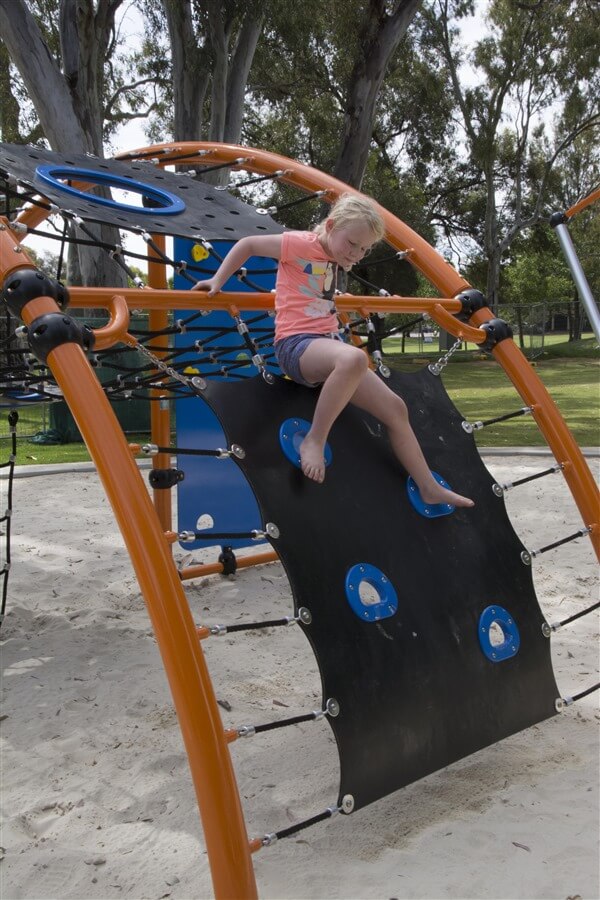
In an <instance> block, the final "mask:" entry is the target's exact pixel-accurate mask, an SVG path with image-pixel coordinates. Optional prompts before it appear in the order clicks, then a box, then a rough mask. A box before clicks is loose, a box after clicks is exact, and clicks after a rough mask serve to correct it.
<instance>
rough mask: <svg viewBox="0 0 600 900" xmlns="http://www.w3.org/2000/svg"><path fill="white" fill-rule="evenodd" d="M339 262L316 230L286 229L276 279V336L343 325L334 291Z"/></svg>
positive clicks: (335, 328) (326, 329)
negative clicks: (332, 257)
mask: <svg viewBox="0 0 600 900" xmlns="http://www.w3.org/2000/svg"><path fill="white" fill-rule="evenodd" d="M337 268H338V267H337V263H335V262H333V260H331V259H330V258H329V257H328V256H327V254H326V253H325V251H324V250H323V248H322V246H321V243H320V241H319V238H318V236H317V235H316V234H315V233H314V232H312V231H286V232H284V234H283V239H282V242H281V257H280V259H279V268H278V270H277V281H276V283H275V340H276V341H280V340H282V338H286V337H290V336H291V335H293V334H302V333H303V332H309V333H311V334H328V333H329V332H332V331H337V330H338V328H339V325H338V320H337V316H336V312H335V303H334V294H335V287H336V283H337Z"/></svg>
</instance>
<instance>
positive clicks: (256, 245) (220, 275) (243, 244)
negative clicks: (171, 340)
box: [192, 234, 283, 297]
mask: <svg viewBox="0 0 600 900" xmlns="http://www.w3.org/2000/svg"><path fill="white" fill-rule="evenodd" d="M282 238H283V235H282V234H261V235H258V236H256V237H255V236H254V235H252V236H250V237H243V238H241V240H239V241H238V242H237V244H234V246H233V247H232V248H231V250H230V251H229V253H228V254H227V256H226V257H225V259H224V260H223V262H222V263H221V265H220V266H219V268H218V269H217V271H216V272H215V274H214V275H213V276H212V278H207V279H206V280H205V281H198V282H196V284H195V285H194V286H193V287H192V290H193V291H208V296H209V297H212V296H213V295H214V294H218V293H219V291H220V290H221V288H222V286H223V285H224V284H225V282H226V281H227V279H228V278H230V277H231V276H232V275H233V274H234V273H235V272H237V270H238V269H240V268H241V267H242V266H243V264H244V263H245V262H246V260H247V259H249V258H250V257H251V256H269V257H271V258H273V259H279V258H280V256H281V241H282Z"/></svg>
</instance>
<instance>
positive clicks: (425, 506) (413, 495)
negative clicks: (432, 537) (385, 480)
mask: <svg viewBox="0 0 600 900" xmlns="http://www.w3.org/2000/svg"><path fill="white" fill-rule="evenodd" d="M431 474H432V475H433V477H434V478H435V480H436V481H437V483H438V484H441V485H442V487H445V488H448V489H449V490H452V489H451V487H450V485H449V484H448V482H447V481H444V479H443V478H442V476H441V475H438V473H437V472H432V473H431ZM406 492H407V493H408V499H409V500H410V502H411V503H412V505H413V506H414V508H415V509H416V511H417V512H418V513H419V515H421V516H423V517H424V518H425V519H438V518H439V517H440V516H449V515H450V513H453V512H454V510H455V509H456V507H455V506H452V504H451V503H425V502H424V501H423V499H422V497H421V492H420V491H419V488H418V487H417V485H416V484H415V481H414V480H413V478H412V476H411V475H409V476H408V481H407V482H406Z"/></svg>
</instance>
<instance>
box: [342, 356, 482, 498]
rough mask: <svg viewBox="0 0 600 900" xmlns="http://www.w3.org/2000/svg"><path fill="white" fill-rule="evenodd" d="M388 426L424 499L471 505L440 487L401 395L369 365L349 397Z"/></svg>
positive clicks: (392, 438)
mask: <svg viewBox="0 0 600 900" xmlns="http://www.w3.org/2000/svg"><path fill="white" fill-rule="evenodd" d="M350 399H351V402H352V403H354V404H355V406H358V407H360V409H364V410H366V411H367V412H369V413H371V415H373V416H375V417H376V418H377V419H379V420H380V421H381V422H383V423H384V425H386V426H387V429H388V434H389V436H390V441H391V444H392V447H393V449H394V452H395V454H396V456H397V457H398V459H399V460H400V462H401V463H402V465H403V466H404V468H405V469H406V470H407V472H408V473H409V475H412V477H413V479H414V481H415V482H416V484H417V487H418V488H419V492H420V494H421V497H422V499H423V500H424V502H425V503H450V504H452V505H453V506H473V501H472V500H470V499H469V498H468V497H463V496H462V495H461V494H456V493H455V492H454V491H450V490H448V489H447V488H445V487H443V486H442V485H441V484H438V482H437V481H436V480H435V478H434V477H433V475H432V474H431V471H430V469H429V466H428V465H427V462H426V460H425V457H424V456H423V451H422V450H421V447H420V445H419V442H418V441H417V438H416V435H415V433H414V431H413V430H412V428H411V425H410V422H409V421H408V410H407V408H406V404H405V402H404V400H402V398H401V397H398V395H397V394H394V392H393V391H391V390H390V389H389V388H388V387H387V385H386V384H384V382H383V381H381V380H380V379H379V378H378V377H377V375H375V373H374V372H372V371H371V370H370V369H368V370H367V371H366V372H365V373H364V376H363V378H362V379H361V381H360V383H359V384H358V386H357V388H356V390H355V392H354V394H353V395H352V397H351V398H350Z"/></svg>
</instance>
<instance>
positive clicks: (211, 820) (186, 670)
mask: <svg viewBox="0 0 600 900" xmlns="http://www.w3.org/2000/svg"><path fill="white" fill-rule="evenodd" d="M182 151H183V152H185V153H186V154H189V156H188V158H187V159H186V164H193V163H194V162H196V163H198V164H204V163H207V164H215V163H230V164H231V167H232V168H236V169H247V170H249V171H251V172H255V173H257V174H263V175H266V174H271V175H273V174H275V173H276V172H282V173H283V174H282V175H281V176H279V177H280V179H281V180H282V181H284V182H287V183H290V184H294V185H296V186H297V187H300V188H303V189H304V190H306V191H308V192H317V191H320V192H322V193H323V196H324V197H325V198H326V199H328V200H330V201H331V200H334V199H335V198H336V197H337V196H339V195H340V194H342V193H348V192H349V193H354V194H358V193H359V191H356V190H355V189H354V188H350V187H348V186H347V185H345V184H343V183H342V182H340V181H338V180H336V179H335V178H332V177H331V176H329V175H326V174H324V173H322V172H318V171H316V170H314V169H311V168H309V167H307V166H304V165H302V164H300V163H297V162H295V161H293V160H290V159H287V158H286V157H282V156H279V155H277V154H274V153H269V152H267V151H262V150H255V149H251V150H248V149H246V148H243V147H240V146H237V145H234V144H220V145H217V144H209V143H202V142H183V143H177V144H159V145H155V146H154V147H149V148H140V149H139V150H135V151H132V152H131V153H128V154H122V155H121V156H122V157H126V158H128V159H130V158H131V159H133V158H136V157H139V156H142V155H143V156H146V157H147V156H148V155H149V154H152V155H153V156H155V158H156V159H158V161H159V162H160V164H161V165H163V166H167V165H170V164H171V165H172V164H175V162H176V161H177V157H181V155H182ZM194 155H198V159H197V160H194V159H193V157H194ZM240 160H241V162H240ZM590 202H591V201H590ZM586 205H587V204H586ZM379 210H380V212H381V215H382V217H383V219H384V221H385V224H386V229H387V233H386V240H387V241H388V243H389V244H390V245H391V246H392V247H395V248H396V249H397V250H398V251H403V252H406V251H410V261H411V263H412V264H413V265H414V266H415V267H416V268H418V269H419V270H420V271H421V272H422V273H423V275H425V276H426V277H427V278H428V279H429V280H430V281H431V282H432V284H433V285H434V286H435V287H436V288H437V290H438V291H439V292H440V293H441V294H442V297H441V298H434V297H430V298H414V297H385V298H373V297H356V296H352V295H344V296H341V297H339V298H336V305H337V307H338V309H339V310H340V311H343V312H348V311H352V310H355V309H357V308H364V309H365V310H367V311H369V312H386V311H387V312H393V311H401V312H425V313H428V314H429V315H430V316H431V318H433V319H434V320H435V321H436V322H438V324H440V325H441V326H442V327H443V328H444V329H445V330H446V331H448V332H450V333H451V334H453V335H455V336H456V337H460V338H461V339H463V340H468V341H472V342H475V343H482V342H483V341H484V340H485V338H486V335H485V332H484V331H483V330H481V329H480V327H479V326H481V325H482V324H483V323H485V322H486V321H489V320H490V319H492V318H493V316H492V312H491V310H489V309H487V308H484V309H482V310H480V311H478V312H477V313H475V315H474V316H473V317H472V319H471V321H470V323H469V324H468V325H467V324H465V323H462V322H460V321H459V320H458V319H457V318H455V317H454V316H453V315H452V314H453V313H458V312H460V311H461V302H460V300H458V299H455V297H456V295H457V294H459V293H460V292H461V291H463V290H465V289H468V288H469V287H470V285H469V283H468V282H467V281H465V280H464V279H463V278H462V277H461V276H460V275H459V274H458V273H457V272H456V271H455V270H454V269H453V268H452V267H451V266H450V265H449V264H448V263H446V262H445V260H444V259H443V258H442V257H441V256H440V255H439V254H438V253H437V252H436V251H435V250H434V249H433V248H432V247H430V245H429V244H428V243H427V242H426V241H424V240H423V238H421V237H420V236H419V235H418V234H416V232H414V231H413V230H412V229H410V228H409V227H408V226H407V225H406V224H405V223H403V222H401V221H400V220H398V219H396V218H395V217H394V216H393V215H392V214H391V213H389V212H388V211H387V210H385V209H383V208H382V207H379ZM577 211H578V207H573V209H572V210H569V213H568V214H567V215H573V214H574V213H575V212H577ZM46 215H47V213H46V212H45V211H43V210H40V209H39V208H37V207H29V208H27V209H25V210H24V211H23V212H22V213H21V214H20V215H19V217H18V223H19V224H20V225H25V226H26V227H35V226H36V225H37V224H39V223H40V222H41V221H42V220H43V219H44V218H45V217H46ZM24 230H25V229H24ZM23 236H24V235H23V234H21V233H19V232H18V231H12V230H11V229H10V226H9V225H8V223H6V222H5V224H4V230H0V278H2V279H4V278H6V276H7V275H9V274H10V273H11V272H12V271H14V270H16V269H18V268H21V267H22V266H23V265H31V263H29V261H28V260H27V258H26V256H25V254H22V253H21V247H20V246H19V243H20V241H21V240H22V238H23ZM160 268H161V267H160V266H158V265H156V264H154V265H153V264H152V262H151V265H150V284H151V287H150V288H148V289H147V290H143V291H140V290H139V289H119V292H118V294H119V297H118V302H117V298H116V297H115V290H114V289H112V290H111V289H110V288H73V289H72V290H71V304H72V305H73V306H77V307H84V308H93V307H106V308H108V309H112V312H113V319H114V320H115V321H113V322H112V327H113V335H116V334H117V333H118V334H123V333H124V332H123V330H122V324H119V326H118V328H117V325H116V319H117V318H118V317H119V316H121V315H122V302H121V301H124V302H125V303H126V305H127V306H128V307H129V308H130V309H140V308H145V309H148V310H151V315H154V314H155V315H156V318H155V319H154V327H157V328H160V327H162V325H161V323H164V322H165V321H166V315H167V312H168V310H170V309H173V308H179V309H185V308H187V309H199V308H200V309H222V308H227V307H230V306H231V304H232V303H234V304H235V306H236V307H237V308H238V309H253V310H256V309H271V308H272V306H273V297H272V295H271V294H256V295H248V294H247V293H233V292H232V293H227V294H222V295H217V296H216V297H210V298H209V297H207V296H206V295H203V294H192V293H191V292H190V291H167V290H166V284H165V282H164V274H161V273H160V272H159V269H160ZM163 269H164V267H163ZM56 310H57V306H56V304H55V303H54V301H53V300H51V299H49V298H39V299H37V300H32V301H30V303H28V304H27V306H26V307H25V309H24V310H23V318H24V319H25V321H26V322H31V321H32V320H33V319H34V318H35V317H36V316H38V315H41V314H42V313H43V312H52V311H56ZM110 327H111V323H109V326H107V328H110ZM121 339H123V338H122V337H121ZM100 340H101V341H104V340H106V341H108V340H109V335H107V333H106V331H105V333H104V335H100ZM492 352H493V355H494V357H495V358H496V360H497V361H498V362H499V363H500V365H501V366H502V367H503V368H504V370H505V372H506V373H507V375H508V377H509V378H510V380H511V381H512V383H513V385H514V386H515V388H516V389H517V391H518V392H519V394H520V395H521V397H522V398H523V400H524V401H525V403H526V404H527V405H528V406H531V407H532V408H533V414H534V417H535V420H536V422H537V424H538V427H539V428H540V430H541V432H542V433H543V435H544V437H545V439H546V441H547V442H548V445H549V446H550V448H551V449H552V451H553V453H554V456H555V458H556V460H557V462H560V463H563V465H564V469H563V472H564V475H565V479H566V481H567V483H568V485H569V487H570V489H571V492H572V494H573V497H574V499H575V502H576V503H577V505H578V507H579V510H580V512H581V515H582V518H583V521H584V523H585V525H586V526H587V527H588V528H589V530H590V537H591V539H592V542H593V545H594V547H595V549H596V553H597V554H598V555H599V557H600V532H599V524H598V523H599V518H600V504H599V500H598V489H597V486H596V483H595V481H594V479H593V477H592V474H591V472H590V470H589V467H588V466H587V463H586V462H585V459H584V458H583V455H582V453H581V451H580V449H579V447H578V446H577V444H576V442H575V440H574V439H573V436H572V435H571V433H570V431H569V429H568V428H567V426H566V424H565V422H564V421H563V419H562V417H561V415H560V413H559V412H558V410H557V408H556V405H555V404H554V402H553V400H552V399H551V397H550V395H549V394H548V392H547V390H546V388H545V387H544V385H543V383H542V382H541V380H540V378H539V377H538V376H537V374H536V373H535V371H534V370H533V369H532V367H531V366H530V364H529V363H528V362H527V360H526V359H525V357H524V356H523V355H522V353H521V352H520V350H519V349H518V348H517V346H516V345H515V344H514V342H513V341H511V340H504V341H501V342H500V343H499V344H497V345H496V347H495V348H494V350H493V351H492ZM157 355H158V354H157ZM48 364H49V366H50V368H51V370H52V372H53V374H54V376H55V377H56V380H57V382H58V384H59V385H60V387H61V389H62V391H63V393H64V396H65V399H66V400H67V402H68V404H69V406H70V408H71V411H72V412H73V415H74V417H75V419H76V421H77V424H78V426H79V429H80V431H81V434H82V435H83V437H84V439H85V441H86V443H87V445H88V448H89V450H90V454H91V456H92V459H93V460H94V462H95V463H96V466H97V468H98V471H99V474H100V477H101V479H102V481H103V484H104V487H105V490H106V492H107V495H108V497H109V500H110V502H111V503H112V505H113V509H114V511H115V516H116V518H117V521H118V523H119V525H120V528H121V531H122V533H123V535H124V538H125V542H126V544H127V546H128V549H129V552H130V555H131V559H132V562H133V565H134V568H135V570H136V573H137V576H138V580H139V583H140V587H141V589H142V592H143V594H144V597H145V600H146V603H147V605H148V610H149V614H150V618H151V620H152V623H153V626H154V630H155V633H156V637H157V641H158V644H159V647H160V650H161V654H162V658H163V662H164V665H165V669H166V672H167V676H168V679H169V683H170V685H171V691H172V693H173V698H174V702H175V706H176V709H177V712H178V716H179V720H180V724H181V729H182V732H183V736H184V741H185V744H186V748H187V752H188V756H189V760H190V768H191V770H192V777H193V780H194V785H195V788H196V794H197V797H198V804H199V807H200V812H201V816H202V822H203V826H204V832H205V838H206V845H207V851H208V856H209V860H210V865H211V871H212V876H213V883H214V888H215V894H216V896H217V897H219V898H221V897H227V898H233V897H240V898H252V897H255V896H256V884H255V880H254V873H253V869H252V863H251V854H252V853H254V852H255V851H256V850H258V849H260V847H261V841H260V839H253V840H252V841H248V839H247V836H246V832H245V826H244V820H243V815H242V811H241V806H240V801H239V795H238V792H237V786H236V782H235V776H234V773H233V768H232V766H231V759H230V756H229V752H228V749H227V743H228V741H230V740H231V739H232V735H231V733H230V732H224V730H223V727H222V724H221V720H220V714H219V710H218V707H217V704H216V699H215V695H214V691H213V689H212V684H211V681H210V676H209V674H208V671H207V668H206V664H205V661H204V656H203V654H202V651H201V649H200V646H199V638H198V632H197V630H196V626H195V625H194V623H193V621H192V618H191V615H190V612H189V608H188V606H187V602H186V600H185V596H184V594H183V590H182V587H181V580H180V579H181V577H186V576H187V577H193V576H194V575H195V574H196V572H195V571H185V570H184V572H183V573H178V572H177V571H176V568H175V565H174V563H173V560H172V557H171V555H170V552H169V540H168V536H167V535H165V532H166V531H168V529H169V527H170V525H169V521H168V518H169V517H168V515H167V512H166V510H164V509H163V510H162V511H161V510H159V515H160V521H159V517H158V516H157V515H156V513H155V510H154V509H153V507H152V505H151V503H150V500H149V498H148V494H147V492H146V490H145V487H144V485H143V483H142V482H141V478H140V475H139V472H138V470H137V467H136V465H135V463H134V461H133V459H132V456H131V452H130V450H129V448H128V446H127V444H126V442H125V438H124V436H123V435H122V432H121V429H120V427H119V426H118V424H117V421H116V418H115V417H114V415H113V413H112V410H111V409H110V405H109V404H108V401H107V400H106V398H105V396H104V393H103V391H102V389H101V387H100V385H99V384H98V381H97V379H96V377H95V375H94V374H93V372H92V370H91V368H90V367H89V364H88V363H87V360H86V358H85V355H84V354H83V352H82V350H81V349H80V348H79V347H77V346H75V345H72V344H66V345H63V346H60V347H57V348H56V349H55V350H53V351H52V352H51V353H50V354H49V357H48ZM156 427H157V429H158V434H159V435H161V437H159V440H158V441H157V443H159V444H161V445H166V444H167V443H168V430H167V427H166V420H165V418H164V416H163V417H162V419H160V421H159V424H158V425H157V426H156ZM154 429H155V422H154V420H153V436H155V430H154ZM163 462H164V465H168V464H169V460H165V461H163ZM198 568H200V569H204V567H198ZM198 574H200V573H198Z"/></svg>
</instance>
